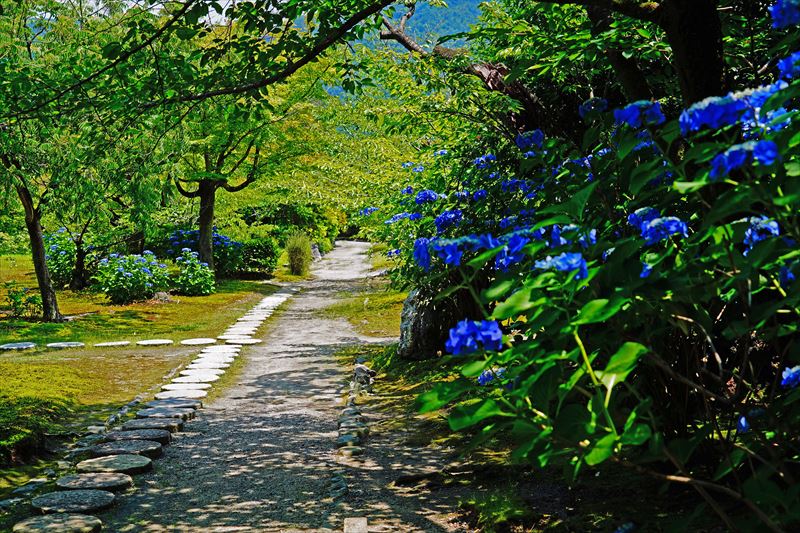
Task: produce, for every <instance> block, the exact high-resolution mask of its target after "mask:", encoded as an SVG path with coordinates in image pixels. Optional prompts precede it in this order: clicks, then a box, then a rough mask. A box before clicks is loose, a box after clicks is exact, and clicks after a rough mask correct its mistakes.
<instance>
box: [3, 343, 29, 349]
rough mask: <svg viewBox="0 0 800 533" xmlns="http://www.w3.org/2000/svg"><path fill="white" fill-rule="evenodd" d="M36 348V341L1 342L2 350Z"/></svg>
mask: <svg viewBox="0 0 800 533" xmlns="http://www.w3.org/2000/svg"><path fill="white" fill-rule="evenodd" d="M31 348H36V343H35V342H9V343H8V344H0V350H30V349H31Z"/></svg>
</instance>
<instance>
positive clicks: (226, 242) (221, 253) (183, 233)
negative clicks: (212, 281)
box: [160, 228, 244, 276]
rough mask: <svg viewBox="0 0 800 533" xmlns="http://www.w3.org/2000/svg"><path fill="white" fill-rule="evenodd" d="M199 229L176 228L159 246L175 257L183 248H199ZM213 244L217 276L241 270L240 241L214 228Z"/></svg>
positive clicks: (242, 263)
mask: <svg viewBox="0 0 800 533" xmlns="http://www.w3.org/2000/svg"><path fill="white" fill-rule="evenodd" d="M199 239H200V231H199V230H196V229H195V230H177V231H174V232H173V233H172V234H171V235H170V236H169V240H168V242H167V243H165V244H162V245H161V246H160V248H163V249H164V253H165V254H166V255H167V256H168V257H174V258H177V257H179V256H180V255H181V254H182V253H183V249H184V248H189V249H190V250H192V251H195V252H196V251H198V250H199V245H198V243H199ZM211 242H212V244H213V246H214V268H215V269H216V274H217V275H218V276H229V275H231V274H233V273H234V272H237V271H239V270H241V268H242V266H243V265H244V261H243V254H242V252H243V250H242V243H240V242H237V241H234V240H233V239H231V238H230V237H228V236H226V235H221V234H220V233H217V230H216V228H214V232H213V234H212V237H211Z"/></svg>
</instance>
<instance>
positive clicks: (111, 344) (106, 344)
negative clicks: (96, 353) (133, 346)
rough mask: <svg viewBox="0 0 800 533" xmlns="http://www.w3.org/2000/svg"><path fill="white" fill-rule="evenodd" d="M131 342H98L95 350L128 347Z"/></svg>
mask: <svg viewBox="0 0 800 533" xmlns="http://www.w3.org/2000/svg"><path fill="white" fill-rule="evenodd" d="M130 343H131V341H113V342H98V343H97V344H95V345H94V347H95V348H116V347H117V346H128V345H130Z"/></svg>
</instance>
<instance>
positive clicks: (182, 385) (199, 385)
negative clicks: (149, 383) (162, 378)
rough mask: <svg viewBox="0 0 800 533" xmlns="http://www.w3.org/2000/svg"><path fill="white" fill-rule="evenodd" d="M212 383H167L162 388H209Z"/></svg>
mask: <svg viewBox="0 0 800 533" xmlns="http://www.w3.org/2000/svg"><path fill="white" fill-rule="evenodd" d="M210 388H211V383H167V384H166V385H162V386H161V390H208V389H210Z"/></svg>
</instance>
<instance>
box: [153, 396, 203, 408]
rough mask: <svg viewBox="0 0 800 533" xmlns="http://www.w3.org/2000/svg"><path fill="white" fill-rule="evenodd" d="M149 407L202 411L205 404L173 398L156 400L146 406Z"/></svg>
mask: <svg viewBox="0 0 800 533" xmlns="http://www.w3.org/2000/svg"><path fill="white" fill-rule="evenodd" d="M145 405H146V406H147V407H178V408H180V409H200V408H201V407H203V402H201V401H200V400H190V399H188V398H171V399H169V400H154V401H152V402H147V403H146V404H145Z"/></svg>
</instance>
